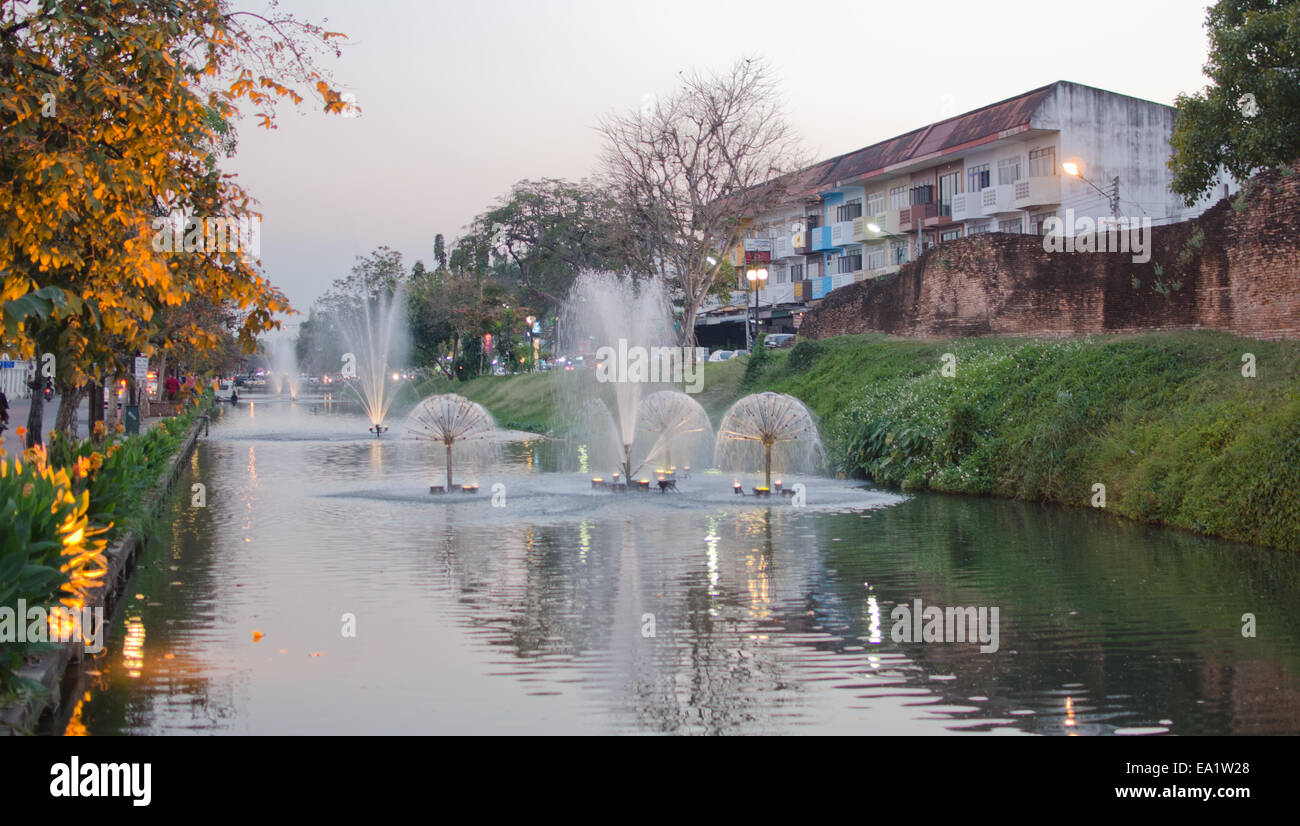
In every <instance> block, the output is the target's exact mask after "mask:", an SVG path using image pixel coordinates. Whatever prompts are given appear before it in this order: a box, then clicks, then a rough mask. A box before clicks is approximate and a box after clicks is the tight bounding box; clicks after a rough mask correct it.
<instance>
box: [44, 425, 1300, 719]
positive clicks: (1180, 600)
mask: <svg viewBox="0 0 1300 826" xmlns="http://www.w3.org/2000/svg"><path fill="white" fill-rule="evenodd" d="M262 408H263V409H262V411H261V413H260V414H259V415H258V416H257V417H256V419H254V418H253V416H252V405H251V403H250V405H249V415H248V416H241V415H239V412H238V410H236V411H234V412H233V415H232V413H231V412H230V411H228V412H227V413H226V415H225V417H224V418H223V419H222V420H221V421H220V422H217V423H214V425H213V429H212V438H211V439H210V440H208V441H206V442H203V443H202V444H201V446H200V449H199V450H198V452H197V453H196V455H195V459H194V460H193V461H192V462H191V463H190V465H189V468H190V475H191V478H190V479H188V480H186V482H185V483H184V484H181V485H178V486H177V489H178V490H179V491H187V490H188V488H189V485H190V484H192V483H193V482H204V483H205V484H206V485H207V488H208V503H207V507H204V508H195V507H190V506H189V497H188V496H185V495H181V496H178V497H177V501H176V502H175V503H174V504H173V509H172V511H171V513H170V515H169V517H168V519H167V530H165V531H163V532H161V533H160V535H159V536H158V537H156V542H155V543H154V545H153V547H151V548H150V550H149V552H148V554H147V556H146V557H145V558H144V559H143V561H142V563H141V565H140V567H139V570H138V571H137V573H136V575H135V579H134V581H133V582H132V583H131V585H130V586H129V587H128V598H127V599H124V600H123V601H122V605H121V608H120V610H119V614H118V616H117V617H115V618H114V622H113V630H112V635H111V637H110V639H109V641H108V646H107V649H106V651H105V654H103V655H101V656H100V657H97V658H95V659H94V660H92V661H90V662H89V663H88V664H87V666H86V668H85V673H84V675H83V680H84V694H83V700H82V701H80V702H78V703H77V704H76V705H75V707H73V708H72V709H71V710H70V714H71V718H70V719H69V720H67V721H62V722H61V723H60V724H59V727H60V729H61V730H62V729H66V730H67V733H70V734H71V733H77V732H80V731H85V732H89V733H93V734H105V733H164V732H183V731H203V732H238V733H249V732H259V733H260V732H268V733H270V732H293V733H312V732H322V731H344V732H394V733H395V732H419V731H429V732H478V731H501V732H516V731H524V732H569V731H632V732H672V733H763V732H797V731H809V732H837V733H846V732H853V733H938V732H945V731H954V730H960V731H967V732H988V731H994V730H1003V731H1011V732H1028V733H1052V734H1107V733H1116V732H1118V733H1159V732H1165V731H1170V732H1174V733H1264V732H1268V733H1300V714H1298V710H1300V683H1298V682H1297V673H1298V670H1300V633H1298V632H1300V609H1297V605H1300V601H1298V600H1297V597H1300V565H1298V564H1297V561H1296V558H1295V557H1293V556H1290V555H1283V554H1276V553H1271V552H1265V551H1261V550H1258V549H1253V548H1247V547H1242V546H1236V545H1231V544H1228V543H1220V542H1212V541H1207V540H1202V539H1198V538H1195V537H1192V536H1189V535H1185V534H1181V533H1174V532H1169V531H1161V530H1157V529H1154V528H1151V527H1147V526H1140V525H1133V524H1128V523H1123V522H1118V521H1114V520H1110V519H1107V518H1104V517H1102V516H1100V515H1098V514H1096V513H1092V512H1079V511H1067V510H1059V509H1044V508H1040V507H1037V506H1030V505H1022V504H1017V503H1010V502H995V501H986V500H978V499H966V498H948V497H937V496H936V497H929V496H920V497H916V498H913V499H910V500H907V501H906V502H903V503H901V504H897V505H895V506H893V507H886V508H881V509H874V510H860V509H848V508H846V509H843V510H842V511H826V510H821V511H818V510H813V509H793V508H790V507H789V506H788V505H786V504H784V503H780V504H774V505H772V506H770V507H767V506H762V507H740V506H729V505H726V504H718V503H715V502H710V501H700V500H696V499H693V498H692V494H691V493H689V492H688V494H687V495H684V496H682V497H662V498H658V495H657V494H646V495H645V496H647V497H656V498H643V499H639V500H638V499H628V500H626V501H621V502H619V503H616V504H614V505H611V506H601V507H599V508H595V507H591V506H590V502H592V501H595V500H583V501H579V502H576V503H574V504H572V505H571V506H570V505H568V504H566V503H565V502H564V498H563V497H561V498H560V499H558V500H557V499H556V498H554V497H551V498H547V497H546V496H543V493H545V492H547V491H548V490H553V489H556V488H557V486H562V484H563V479H562V478H561V477H557V476H555V475H549V476H539V475H538V471H539V470H540V469H542V468H553V467H555V466H556V458H555V456H554V454H553V449H554V448H553V445H552V443H550V442H547V441H539V440H536V439H533V440H529V441H525V442H517V443H512V444H510V445H506V449H505V451H504V452H505V454H506V458H505V461H504V462H503V465H502V471H501V473H502V476H501V479H502V480H503V483H504V484H505V485H506V489H507V491H508V498H507V504H506V507H504V508H494V507H492V506H491V504H490V503H489V501H488V497H486V496H480V497H478V498H475V497H469V496H466V497H464V498H463V499H459V500H455V501H454V502H448V503H444V504H436V503H433V502H430V501H429V497H427V495H425V496H423V497H421V496H419V495H416V494H417V493H422V492H423V491H424V490H427V478H428V474H429V466H428V458H427V455H425V453H426V452H425V451H422V450H421V449H420V446H419V445H418V444H408V443H404V442H402V441H400V440H376V439H373V438H358V437H356V435H355V434H356V433H357V432H358V431H360V432H364V428H363V427H358V422H359V419H356V418H349V417H347V416H346V415H344V414H342V413H340V414H339V415H328V411H324V410H321V409H320V406H319V405H313V404H311V403H310V401H308V403H307V404H301V405H298V406H296V407H291V406H289V405H276V404H270V403H268V404H264V405H262ZM485 481H488V482H490V481H492V480H485ZM579 481H581V480H579ZM692 482H693V484H694V485H695V486H696V488H695V490H698V489H701V488H703V486H705V485H710V484H716V485H719V486H722V487H723V488H725V487H726V486H727V484H728V482H729V479H728V478H724V477H721V476H718V477H716V478H711V477H708V476H705V475H703V474H700V475H699V476H698V477H697V478H696V479H695V480H692ZM486 489H487V486H486V485H485V490H486ZM575 490H576V488H575ZM413 492H414V493H413ZM603 501H608V500H603ZM914 599H921V600H922V601H923V602H924V603H926V604H928V605H963V606H997V607H999V608H1000V610H1001V617H1002V624H1001V646H1000V649H999V651H998V652H997V653H994V654H981V653H979V650H978V646H976V645H965V644H924V643H916V644H900V643H895V642H894V641H893V638H892V636H891V634H890V629H891V626H892V621H891V619H890V616H889V614H890V611H891V610H892V608H893V607H894V605H896V604H899V603H910V602H911V601H912V600H914ZM1245 611H1251V612H1253V613H1255V614H1256V615H1257V616H1260V617H1267V618H1268V622H1267V624H1266V625H1265V624H1264V623H1261V626H1262V627H1265V628H1267V632H1264V631H1261V634H1260V636H1259V637H1258V638H1256V639H1248V638H1243V637H1242V636H1241V633H1240V627H1241V626H1240V621H1241V615H1242V613H1243V612H1245ZM344 613H351V614H354V615H355V617H356V618H357V628H358V633H357V636H356V638H355V639H351V638H347V637H344V636H342V635H341V634H340V630H339V629H340V616H341V615H342V614H344ZM647 618H648V619H647ZM146 628H147V634H146ZM254 631H257V632H258V633H260V634H262V635H263V636H262V637H261V638H260V639H259V641H256V642H255V641H254V636H253V632H254Z"/></svg>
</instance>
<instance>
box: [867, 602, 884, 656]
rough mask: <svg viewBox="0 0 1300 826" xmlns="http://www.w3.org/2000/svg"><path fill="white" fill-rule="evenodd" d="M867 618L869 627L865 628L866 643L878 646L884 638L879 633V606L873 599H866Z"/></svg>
mask: <svg viewBox="0 0 1300 826" xmlns="http://www.w3.org/2000/svg"><path fill="white" fill-rule="evenodd" d="M867 618H868V621H869V622H870V626H869V627H868V628H867V642H869V643H870V644H872V645H880V643H882V642H883V641H884V637H883V636H882V635H881V633H880V605H879V603H877V602H876V598H875V597H867Z"/></svg>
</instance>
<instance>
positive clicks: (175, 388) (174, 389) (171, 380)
mask: <svg viewBox="0 0 1300 826" xmlns="http://www.w3.org/2000/svg"><path fill="white" fill-rule="evenodd" d="M163 387H164V389H166V391H167V400H168V401H173V402H174V401H176V394H177V393H179V392H181V383H180V382H179V381H177V380H176V374H175V373H172V374H171V375H169V376H168V377H167V381H166V382H164V383H163Z"/></svg>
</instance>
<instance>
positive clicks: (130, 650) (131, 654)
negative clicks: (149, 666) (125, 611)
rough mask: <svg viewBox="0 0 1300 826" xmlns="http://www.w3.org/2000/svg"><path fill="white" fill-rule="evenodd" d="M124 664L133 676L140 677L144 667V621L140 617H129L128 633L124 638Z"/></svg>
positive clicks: (130, 675)
mask: <svg viewBox="0 0 1300 826" xmlns="http://www.w3.org/2000/svg"><path fill="white" fill-rule="evenodd" d="M122 665H123V666H125V667H126V675H127V676H128V677H131V678H137V677H139V676H140V671H141V669H143V668H144V621H143V620H142V619H141V618H140V617H127V620H126V634H125V636H124V637H123V639H122Z"/></svg>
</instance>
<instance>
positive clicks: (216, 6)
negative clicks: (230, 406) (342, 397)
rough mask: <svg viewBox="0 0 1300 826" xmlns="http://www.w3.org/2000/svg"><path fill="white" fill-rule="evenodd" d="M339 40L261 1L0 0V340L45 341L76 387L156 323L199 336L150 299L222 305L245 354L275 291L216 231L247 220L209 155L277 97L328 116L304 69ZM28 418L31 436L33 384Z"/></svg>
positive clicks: (45, 349)
mask: <svg viewBox="0 0 1300 826" xmlns="http://www.w3.org/2000/svg"><path fill="white" fill-rule="evenodd" d="M342 37H343V36H342V35H341V34H339V33H336V32H330V31H326V30H325V29H323V28H321V27H320V26H317V25H314V24H311V23H307V22H304V21H301V20H298V19H296V18H295V17H293V16H292V15H289V14H284V13H281V12H280V11H279V10H278V8H277V7H276V5H275V4H274V3H272V4H271V5H270V8H269V10H268V11H266V12H263V13H253V12H248V11H241V10H238V9H235V8H232V6H231V4H230V2H228V0H79V2H76V3H67V2H60V0H27V2H23V0H18V2H5V3H3V4H0V278H2V279H3V282H2V283H0V306H2V307H3V329H2V331H0V350H7V351H8V352H10V353H18V354H20V355H21V356H22V357H30V356H33V355H36V354H42V355H43V354H45V353H52V354H54V356H55V360H54V364H55V366H56V369H57V372H58V377H59V382H60V384H61V385H63V386H64V387H80V386H82V385H84V384H85V383H86V382H88V381H102V380H103V379H104V378H105V377H106V376H112V375H115V374H117V373H118V372H120V371H121V370H122V368H123V366H124V362H125V359H126V358H129V356H131V355H133V354H135V353H145V354H149V353H150V352H152V351H153V349H154V347H156V346H157V345H156V343H151V340H152V341H153V342H156V341H157V340H158V337H159V333H160V332H166V333H168V334H170V335H173V336H177V337H183V338H184V339H185V343H186V344H187V345H189V346H202V345H203V344H204V343H205V341H207V340H208V338H209V337H211V336H212V335H213V332H212V331H210V330H208V331H205V330H203V329H201V328H199V327H195V326H192V325H191V326H188V327H182V328H179V329H175V330H166V331H164V330H163V323H162V321H161V318H162V317H163V316H166V315H168V314H167V313H163V312H160V310H163V309H164V308H172V307H178V306H180V305H183V304H184V303H186V302H187V301H191V300H194V299H202V300H203V301H204V302H205V303H206V304H208V305H210V306H214V307H226V308H228V309H229V310H230V316H231V317H235V318H238V319H239V321H238V329H237V330H236V331H235V332H236V333H237V335H238V338H239V341H240V343H241V345H243V346H244V347H245V348H246V349H249V350H251V349H252V348H253V347H254V346H255V342H256V337H257V335H258V334H259V333H261V332H263V331H265V330H268V329H273V328H274V327H276V326H278V322H277V321H276V320H275V316H276V314H278V313H284V312H288V311H290V308H289V305H288V302H287V301H286V300H285V298H284V296H283V294H282V293H280V292H279V291H278V290H277V289H275V288H274V287H273V286H272V285H271V284H270V283H269V282H268V281H267V279H266V278H265V277H264V276H263V275H262V274H261V272H260V264H259V263H258V262H257V261H256V260H255V258H254V257H252V256H251V255H250V254H249V250H248V248H247V243H245V244H244V246H243V247H240V246H239V245H238V244H236V243H232V241H231V239H230V238H229V237H227V236H228V234H229V231H230V230H231V228H232V227H246V228H254V227H256V222H257V221H260V217H259V216H258V215H257V214H256V212H255V211H254V209H253V204H252V201H251V199H250V197H249V196H248V195H247V194H246V193H245V192H244V191H243V190H242V189H241V188H240V187H239V186H237V185H236V184H235V183H234V182H233V180H232V178H231V176H228V175H225V174H223V173H222V172H221V170H220V168H219V167H218V165H217V158H218V156H219V154H220V152H219V149H220V147H221V146H222V145H223V143H228V141H229V138H230V134H231V132H230V129H231V126H230V125H231V124H232V123H233V122H234V121H235V120H236V119H237V118H239V117H241V116H246V115H251V116H253V117H255V118H256V119H257V121H258V123H259V125H261V126H264V127H267V128H274V117H275V106H276V104H277V102H279V101H282V100H284V99H288V100H290V101H291V102H293V103H294V104H299V103H302V102H303V101H304V100H305V97H306V95H312V96H314V97H315V98H316V99H318V100H319V102H320V103H321V105H322V106H323V108H324V110H325V111H326V112H331V113H341V112H344V111H345V110H346V109H347V107H348V103H347V101H346V100H345V99H344V98H343V96H342V95H341V94H340V93H339V92H338V91H337V90H336V89H334V88H333V86H332V84H331V82H330V81H329V79H328V77H327V76H326V74H325V73H324V72H323V71H322V70H321V69H319V68H317V66H316V65H315V60H316V59H318V58H319V57H320V56H321V55H322V54H333V55H334V56H337V55H338V54H339V50H338V45H337V43H338V41H339V39H340V38H342ZM196 219H197V223H196ZM208 219H215V221H214V220H208ZM187 221H188V222H189V223H186V222H187ZM172 228H175V230H176V231H175V232H173V231H172ZM218 236H220V237H218ZM172 240H179V241H180V242H181V243H180V245H179V249H177V248H176V245H174V244H171V243H163V242H170V241H172ZM244 240H245V242H246V241H247V240H248V239H247V237H245V239H244ZM28 431H29V435H28V439H29V443H32V444H34V443H35V442H37V441H39V440H40V439H41V433H42V428H41V404H40V394H39V393H35V394H33V403H32V414H31V417H30V418H29V420H28Z"/></svg>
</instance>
